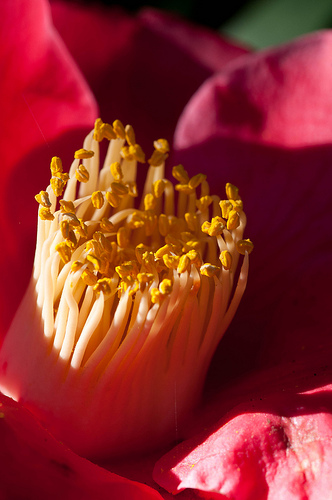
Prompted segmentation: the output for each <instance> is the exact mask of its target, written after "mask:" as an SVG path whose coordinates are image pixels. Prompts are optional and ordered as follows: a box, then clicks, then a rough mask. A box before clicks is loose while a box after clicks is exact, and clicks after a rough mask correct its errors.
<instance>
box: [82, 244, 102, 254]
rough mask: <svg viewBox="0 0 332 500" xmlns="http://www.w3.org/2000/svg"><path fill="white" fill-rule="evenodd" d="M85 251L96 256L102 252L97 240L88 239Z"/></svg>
mask: <svg viewBox="0 0 332 500" xmlns="http://www.w3.org/2000/svg"><path fill="white" fill-rule="evenodd" d="M85 251H86V252H90V253H91V254H93V255H97V256H98V257H100V255H101V253H102V248H101V245H100V243H99V241H97V240H89V241H87V242H86V245H85Z"/></svg>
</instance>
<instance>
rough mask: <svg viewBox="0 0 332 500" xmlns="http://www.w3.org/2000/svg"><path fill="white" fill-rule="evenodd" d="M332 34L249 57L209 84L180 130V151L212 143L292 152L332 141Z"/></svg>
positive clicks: (313, 36) (190, 107)
mask: <svg viewBox="0 0 332 500" xmlns="http://www.w3.org/2000/svg"><path fill="white" fill-rule="evenodd" d="M331 50H332V32H331V31H323V32H318V33H314V34H310V35H307V36H304V37H302V38H300V39H298V40H295V41H294V42H291V43H289V44H287V45H284V46H281V47H278V48H275V49H269V50H266V51H262V52H259V53H257V54H252V55H248V56H246V57H243V58H241V59H238V60H237V61H234V63H232V64H231V65H228V66H227V68H225V71H221V72H220V73H219V74H218V75H216V76H214V77H212V78H211V79H210V80H209V81H208V82H206V83H205V84H204V85H203V86H202V88H201V89H200V90H199V92H198V93H197V94H196V95H195V97H194V98H193V99H192V101H191V102H190V103H189V105H188V106H187V108H186V110H185V112H184V114H183V116H182V118H181V120H180V123H179V126H178V129H177V135H176V146H177V148H179V149H184V148H188V147H190V146H191V145H193V144H195V145H197V144H198V143H201V142H203V141H205V140H206V139H208V138H211V137H216V136H218V137H232V138H233V139H241V140H243V141H250V142H254V143H264V144H274V145H280V146H288V147H299V146H308V145H314V144H324V143H328V142H330V141H331V138H332V132H331V130H332V127H331V125H332V97H331V93H330V87H331V81H332V67H331V64H330V54H331Z"/></svg>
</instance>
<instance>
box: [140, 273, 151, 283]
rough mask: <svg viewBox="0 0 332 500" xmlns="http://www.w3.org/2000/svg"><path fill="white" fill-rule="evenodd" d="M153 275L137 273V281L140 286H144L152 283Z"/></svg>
mask: <svg viewBox="0 0 332 500" xmlns="http://www.w3.org/2000/svg"><path fill="white" fill-rule="evenodd" d="M153 278H154V276H153V274H152V273H138V275H137V280H138V282H139V283H141V284H146V283H149V284H150V283H152V281H153Z"/></svg>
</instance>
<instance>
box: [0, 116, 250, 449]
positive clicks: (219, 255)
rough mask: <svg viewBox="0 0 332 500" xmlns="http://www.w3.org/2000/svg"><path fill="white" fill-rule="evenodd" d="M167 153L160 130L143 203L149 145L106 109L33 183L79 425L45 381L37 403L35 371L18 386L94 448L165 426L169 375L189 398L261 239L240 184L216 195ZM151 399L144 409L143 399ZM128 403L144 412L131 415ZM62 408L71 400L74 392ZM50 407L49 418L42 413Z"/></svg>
mask: <svg viewBox="0 0 332 500" xmlns="http://www.w3.org/2000/svg"><path fill="white" fill-rule="evenodd" d="M104 139H106V141H109V146H108V150H107V153H106V156H105V160H104V163H103V166H102V168H101V169H100V167H99V162H100V152H99V142H100V141H102V140H104ZM168 152H169V146H168V143H167V141H166V140H164V139H159V140H157V141H155V142H154V151H153V154H152V156H151V158H150V159H149V160H148V164H149V168H148V171H147V174H146V180H145V185H144V188H143V194H142V196H141V199H140V202H139V203H137V198H138V193H137V185H136V174H137V170H141V169H143V168H144V167H143V166H142V165H138V164H144V163H145V155H144V153H143V151H142V149H141V147H140V146H139V145H138V144H137V143H136V139H135V133H134V131H133V128H132V127H131V126H129V125H128V126H126V127H124V126H123V125H122V123H121V122H120V121H119V120H116V121H115V122H114V123H113V124H112V125H110V124H107V123H104V122H102V120H101V119H98V120H97V121H96V123H95V128H94V130H93V131H92V132H91V133H90V134H89V135H88V136H87V137H86V139H85V142H84V146H83V148H82V149H79V150H77V151H76V152H75V155H74V158H75V159H74V161H73V163H72V166H71V168H70V171H69V174H67V173H64V172H63V168H62V162H61V160H60V159H59V158H57V157H54V158H53V159H52V161H51V174H52V177H51V180H50V185H49V186H48V188H47V189H46V191H41V192H40V193H39V194H38V195H37V196H36V200H37V201H38V203H39V220H38V235H37V246H36V255H35V263H34V273H33V286H34V289H35V293H36V297H37V305H38V308H39V311H40V316H41V319H42V336H43V338H44V341H45V342H46V347H45V352H47V353H48V354H47V355H49V353H50V352H52V356H53V358H52V362H50V363H51V365H52V366H53V367H54V366H56V365H59V366H61V369H60V368H57V369H58V371H59V373H58V375H57V377H55V378H54V380H56V381H57V383H59V386H60V382H61V391H62V393H61V394H62V397H63V398H66V397H67V398H68V397H69V398H70V397H72V400H73V401H75V403H73V407H74V406H75V405H76V410H77V409H78V411H76V413H75V408H73V407H71V408H70V412H71V413H72V415H74V418H75V424H74V427H75V430H73V422H71V424H70V425H69V424H68V421H69V420H68V418H67V416H66V417H64V416H63V415H62V410H61V409H60V410H59V407H60V408H61V406H62V405H63V402H60V398H58V399H57V398H55V399H56V403H50V401H49V400H48V398H47V396H45V394H44V395H43V397H42V398H40V399H41V400H42V402H41V403H40V401H39V400H38V394H37V395H36V394H32V393H31V385H33V384H30V385H29V384H27V386H26V387H23V388H22V383H20V384H19V385H20V391H18V392H19V393H18V394H17V397H24V399H25V400H27V401H30V402H31V406H32V407H34V408H35V406H37V407H42V408H41V410H40V412H42V413H43V412H44V411H45V408H46V410H47V412H49V411H51V412H54V415H55V417H54V418H55V420H59V421H61V424H59V423H57V424H56V425H55V433H56V432H57V429H58V428H61V430H60V431H59V434H60V437H63V436H65V437H64V440H66V441H67V442H69V444H70V445H72V446H73V447H74V448H75V449H78V450H79V451H80V452H82V453H84V454H88V455H91V454H92V455H94V454H95V453H96V454H97V455H98V454H105V453H106V454H107V453H108V452H107V449H108V450H109V449H110V447H113V448H114V449H116V447H120V446H121V439H122V444H123V443H124V442H125V438H124V436H125V435H126V436H129V437H128V439H129V440H132V442H135V439H136V437H137V436H135V438H133V436H134V435H135V428H136V431H137V427H139V428H140V433H141V434H144V432H143V430H144V429H145V434H146V432H147V431H149V432H151V435H154V434H155V435H156V436H157V435H160V434H161V435H163V434H164V435H166V434H167V432H168V431H169V428H170V427H172V426H173V427H174V418H173V419H171V418H167V419H164V420H165V422H162V423H161V424H158V425H157V426H156V427H157V430H156V432H155V433H154V432H153V431H152V430H151V425H152V423H153V421H154V418H155V415H158V418H159V419H161V420H163V419H162V418H161V415H163V416H165V412H166V413H167V412H169V410H167V407H169V406H171V407H172V408H173V406H174V403H173V400H174V393H173V392H172V391H173V389H172V391H171V394H169V387H173V388H174V387H176V388H177V391H178V393H179V395H180V397H181V404H180V405H178V406H179V409H178V410H177V411H179V414H180V415H181V414H184V413H186V411H188V410H189V409H190V408H191V407H192V406H193V404H194V400H196V397H197V392H199V389H200V387H201V385H202V381H203V380H204V375H205V373H206V370H207V367H208V364H209V362H210V359H211V357H212V355H213V352H214V350H215V348H216V346H217V344H218V342H219V341H220V339H221V337H222V335H223V333H224V332H225V330H226V328H227V327H228V325H229V323H230V321H231V320H232V318H233V316H234V314H235V311H236V309H237V306H238V304H239V301H240V299H241V296H242V294H243V292H244V289H245V286H246V281H247V274H248V255H249V253H250V252H251V250H252V248H253V245H252V243H251V241H250V240H244V239H243V231H244V228H245V224H246V216H245V213H244V211H243V204H242V201H241V198H240V196H239V193H238V189H237V188H236V187H235V186H233V185H232V184H226V197H225V199H222V200H221V199H220V198H219V197H218V196H216V195H214V194H210V188H209V184H208V182H207V180H206V176H205V175H203V174H197V175H194V176H193V177H190V176H189V175H188V173H187V171H186V170H185V169H184V168H183V166H181V165H177V166H175V167H173V171H172V174H173V177H174V178H175V180H176V181H177V183H176V184H175V186H174V184H173V183H172V182H171V181H169V180H167V179H165V178H164V163H165V160H166V158H167V156H168ZM139 176H141V173H140V172H139ZM241 255H243V256H244V259H243V263H242V268H241V271H240V272H238V273H237V272H236V269H237V265H238V261H239V258H240V257H241ZM236 277H237V283H236ZM30 295H31V294H30ZM27 300H30V301H31V298H30V299H29V298H28V299H26V301H27ZM26 307H27V306H25V309H24V308H23V310H24V311H26ZM18 315H20V313H18ZM21 316H22V312H21ZM14 323H15V322H14ZM16 325H17V322H16ZM31 328H33V327H31ZM15 329H16V330H17V326H15V324H14V326H13V327H12V329H11V331H10V332H9V334H8V337H9V338H11V337H12V338H14V337H15V336H16V333H15ZM8 342H9V343H8V346H10V342H11V341H10V340H9V341H8ZM29 342H30V341H29ZM54 353H56V354H54ZM11 358H12V352H11V348H10V347H8V348H6V346H5V347H4V349H3V352H2V359H6V362H7V361H8V365H9V364H10V359H11ZM36 359H38V356H37V357H36ZM0 360H1V355H0ZM36 366H37V361H36V363H35V364H33V369H31V370H38V369H39V368H36ZM8 373H9V375H7V376H8V380H9V379H11V380H12V381H13V380H14V379H15V377H17V376H18V374H17V373H15V370H14V369H13V370H12V371H11V370H10V366H9V369H8ZM73 374H74V375H73ZM73 376H74V377H76V378H75V381H76V382H75V384H76V388H77V385H79V384H80V386H79V387H80V389H77V392H76V394H75V396H71V391H72V390H73V389H72V388H73V384H72V379H71V378H72V377H73ZM27 377H30V378H31V374H30V375H29V374H27ZM51 378H52V377H51ZM124 381H125V382H124ZM138 381H139V382H138ZM11 383H12V382H11ZM52 383H53V382H52ZM134 383H135V384H136V386H135V387H136V391H138V392H139V395H138V396H137V393H136V395H135V397H133V395H132V392H131V391H130V389H128V387H129V386H130V384H134ZM126 384H127V385H126ZM128 384H129V385H128ZM148 384H150V386H151V387H152V389H151V387H148ZM12 385H13V383H12ZM14 385H15V384H14ZM46 385H47V383H46ZM119 385H121V388H122V392H121V403H120V402H119V401H118V397H117V395H118V394H119V387H118V386H119ZM8 386H10V383H9V385H8ZM16 386H17V384H16ZM23 386H24V384H23ZM64 387H66V389H64ZM124 388H127V389H128V390H127V394H125V395H124V393H123V390H124ZM59 390H60V389H59ZM32 391H33V389H32ZM37 392H38V391H37ZM44 392H47V391H44ZM86 393H88V394H89V397H90V405H91V404H92V406H94V407H95V413H94V412H93V411H92V412H91V410H90V417H88V416H87V414H89V412H87V414H86V415H85V416H84V419H83V422H82V425H81V424H80V422H78V421H79V412H80V411H81V409H82V407H83V406H84V405H85V404H88V403H87V402H86V397H87V396H86ZM92 393H93V396H91V394H92ZM77 394H79V396H77ZM161 395H162V396H161ZM105 398H108V400H109V402H105ZM126 398H127V403H126ZM160 399H163V400H162V402H160V401H159V400H160ZM122 400H123V401H122ZM133 400H134V401H136V403H135V402H133ZM142 400H143V401H144V404H145V405H146V408H145V410H144V411H142V409H141V408H139V405H140V404H142ZM126 404H127V407H128V408H131V407H132V409H133V412H134V414H133V415H131V416H130V415H129V418H128V411H127V409H124V408H125V406H126ZM52 405H54V408H53V407H52ZM137 405H138V406H137ZM43 406H45V408H43ZM154 406H155V408H154ZM65 407H66V408H67V410H68V402H67V403H66V404H65ZM101 408H102V411H103V413H104V414H105V419H104V420H105V422H104V424H103V423H100V428H101V430H100V433H99V434H98V432H97V433H96V432H94V433H92V434H93V436H94V437H93V438H92V439H87V441H88V444H87V445H86V446H85V445H84V444H83V445H82V444H81V443H82V434H83V432H86V429H87V426H89V425H90V424H91V420H93V419H94V418H95V417H96V412H97V414H98V411H101ZM138 408H139V409H138ZM152 409H153V411H152ZM67 410H66V411H67ZM35 411H36V410H35ZM117 412H118V413H119V415H122V417H121V416H120V419H118V420H117V423H116V424H114V422H113V420H112V414H113V413H117ZM135 412H136V413H135ZM149 412H150V414H151V415H150V416H149ZM154 412H155V413H154ZM37 413H38V411H37ZM63 413H65V409H63ZM124 413H125V414H126V416H125V417H124ZM43 418H44V419H46V420H47V417H45V413H43ZM89 418H90V420H89ZM121 418H122V419H123V421H124V423H123V425H122V424H121ZM64 421H65V424H63V422H64ZM68 425H69V427H70V431H68V432H67V430H66V431H65V430H64V427H66V429H67V427H68ZM153 425H154V424H153ZM107 426H108V427H107ZM112 426H113V427H112ZM122 426H123V427H124V428H123V429H122V431H123V432H122V431H121V430H120V427H121V428H122ZM109 427H110V429H111V430H109ZM77 429H78V430H77ZM75 432H77V436H76V437H74V438H72V436H71V434H73V435H74V434H75ZM136 434H137V432H136ZM145 434H144V435H145ZM101 436H103V438H101ZM119 436H120V437H119ZM121 436H122V438H121ZM102 440H104V441H103V442H102V443H101V441H102ZM78 441H80V444H79V445H78V444H77V443H78ZM83 441H84V439H83ZM136 441H137V443H136V442H135V446H141V444H139V443H141V440H140V439H138V440H137V439H136ZM124 446H126V445H124ZM135 446H134V447H135ZM104 447H106V448H107V449H106V450H104Z"/></svg>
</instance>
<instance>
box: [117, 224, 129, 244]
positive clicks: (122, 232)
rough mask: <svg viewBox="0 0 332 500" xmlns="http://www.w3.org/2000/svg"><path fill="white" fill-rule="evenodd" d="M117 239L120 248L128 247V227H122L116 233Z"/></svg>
mask: <svg viewBox="0 0 332 500" xmlns="http://www.w3.org/2000/svg"><path fill="white" fill-rule="evenodd" d="M116 239H117V243H118V245H119V247H120V248H126V247H127V246H128V245H129V243H130V239H129V232H128V229H127V228H126V227H120V228H119V230H118V232H117V233H116Z"/></svg>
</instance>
